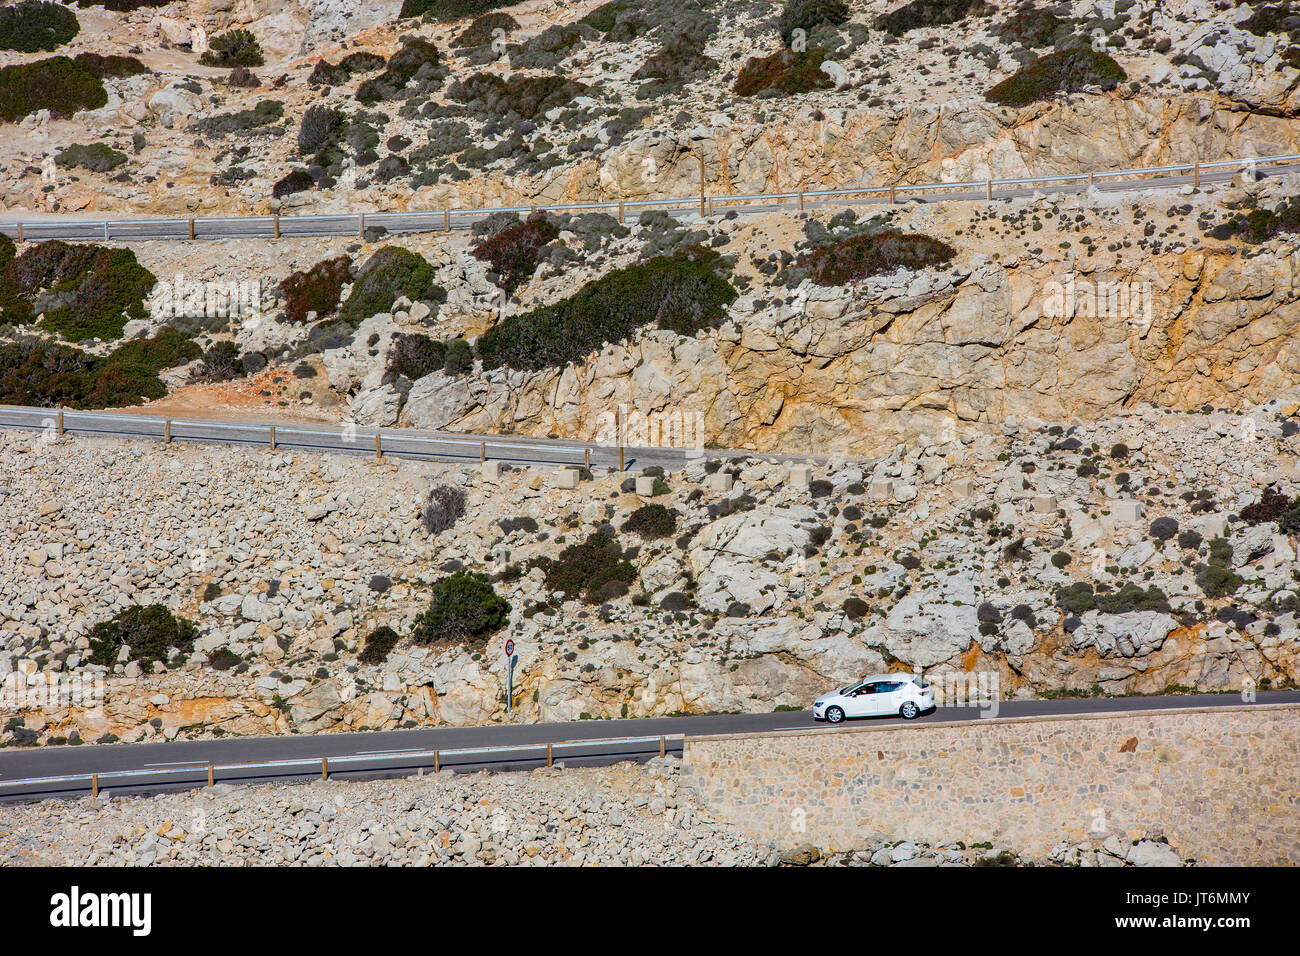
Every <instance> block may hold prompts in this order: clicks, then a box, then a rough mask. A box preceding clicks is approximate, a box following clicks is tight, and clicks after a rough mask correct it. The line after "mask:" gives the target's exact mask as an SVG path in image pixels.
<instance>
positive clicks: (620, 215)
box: [618, 199, 623, 226]
mask: <svg viewBox="0 0 1300 956" xmlns="http://www.w3.org/2000/svg"><path fill="white" fill-rule="evenodd" d="M618 224H619V225H620V226H621V225H622V224H623V200H621V199H620V200H619V201H618Z"/></svg>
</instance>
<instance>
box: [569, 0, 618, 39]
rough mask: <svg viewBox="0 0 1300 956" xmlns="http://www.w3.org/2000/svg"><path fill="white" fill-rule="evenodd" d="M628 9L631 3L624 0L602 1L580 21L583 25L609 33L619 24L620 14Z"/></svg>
mask: <svg viewBox="0 0 1300 956" xmlns="http://www.w3.org/2000/svg"><path fill="white" fill-rule="evenodd" d="M627 9H629V5H628V4H627V3H626V2H624V0H610V2H609V3H602V4H601V5H600V6H598V7H597V8H596V9H595V10H592V11H591V12H590V13H588V14H587V15H586V16H585V17H583V18H582V19H581V20H579V21H578V22H579V23H581V24H582V25H583V26H587V27H591V28H592V29H593V30H595V31H596V32H597V33H609V32H610V31H611V30H613V29H614V27H615V25H617V23H618V15H619V14H620V13H623V12H625V11H626V10H627Z"/></svg>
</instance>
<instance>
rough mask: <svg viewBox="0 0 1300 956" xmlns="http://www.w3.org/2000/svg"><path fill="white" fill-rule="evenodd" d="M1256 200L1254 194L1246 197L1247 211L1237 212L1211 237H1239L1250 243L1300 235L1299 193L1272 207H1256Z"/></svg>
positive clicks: (1244, 205) (1219, 226)
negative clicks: (1254, 206)
mask: <svg viewBox="0 0 1300 956" xmlns="http://www.w3.org/2000/svg"><path fill="white" fill-rule="evenodd" d="M1254 203H1255V200H1254V198H1253V197H1252V198H1250V199H1247V200H1245V202H1244V204H1243V209H1244V210H1245V211H1238V212H1235V213H1234V214H1233V215H1232V217H1231V218H1230V219H1227V220H1225V221H1224V222H1221V223H1219V224H1218V225H1217V226H1214V227H1213V228H1212V229H1210V230H1209V231H1208V233H1207V234H1208V235H1209V236H1210V238H1212V239H1238V240H1240V241H1242V242H1248V243H1250V244H1251V245H1258V244H1259V243H1261V242H1268V240H1270V239H1272V238H1273V237H1274V236H1280V235H1283V234H1286V233H1293V234H1300V196H1292V197H1290V198H1289V199H1284V200H1282V201H1281V202H1280V203H1278V205H1276V206H1274V207H1273V208H1272V209H1259V208H1253V204H1254Z"/></svg>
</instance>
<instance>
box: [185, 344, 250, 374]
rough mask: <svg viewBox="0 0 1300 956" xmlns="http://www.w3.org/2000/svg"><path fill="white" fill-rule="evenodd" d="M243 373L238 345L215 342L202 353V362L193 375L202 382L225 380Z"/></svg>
mask: <svg viewBox="0 0 1300 956" xmlns="http://www.w3.org/2000/svg"><path fill="white" fill-rule="evenodd" d="M244 374H245V371H244V363H243V362H241V361H240V358H239V346H237V345H236V344H235V343H234V342H215V343H213V344H212V346H211V347H209V348H208V350H207V351H206V352H204V353H203V364H202V366H201V367H200V368H199V370H198V371H197V373H196V374H195V377H196V379H198V380H199V381H203V382H226V381H229V380H230V379H232V378H242V377H243V376H244Z"/></svg>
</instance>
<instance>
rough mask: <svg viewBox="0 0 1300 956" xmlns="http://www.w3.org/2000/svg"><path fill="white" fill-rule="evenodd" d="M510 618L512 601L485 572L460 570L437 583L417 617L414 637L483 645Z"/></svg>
mask: <svg viewBox="0 0 1300 956" xmlns="http://www.w3.org/2000/svg"><path fill="white" fill-rule="evenodd" d="M509 618H510V602H509V601H507V600H506V599H505V598H503V597H501V596H500V595H499V594H497V593H496V590H495V589H494V588H493V587H492V582H491V581H489V580H488V579H487V577H486V576H485V575H482V574H478V573H476V572H473V571H464V570H461V571H456V572H455V573H453V574H451V575H449V576H447V577H445V578H443V579H442V580H440V581H438V582H437V583H436V584H434V586H433V590H432V593H431V595H430V599H429V607H428V609H427V610H426V611H425V612H424V613H423V614H421V615H420V616H419V617H417V618H416V619H415V624H414V626H413V627H412V629H411V638H412V639H413V640H414V641H416V642H417V643H420V644H431V643H434V642H441V641H454V642H458V643H465V644H470V645H472V646H481V645H483V644H485V643H486V642H487V639H488V638H489V637H490V636H492V634H494V633H496V632H497V631H499V630H500V629H501V628H502V627H504V626H505V624H506V622H507V621H508V620H509Z"/></svg>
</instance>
